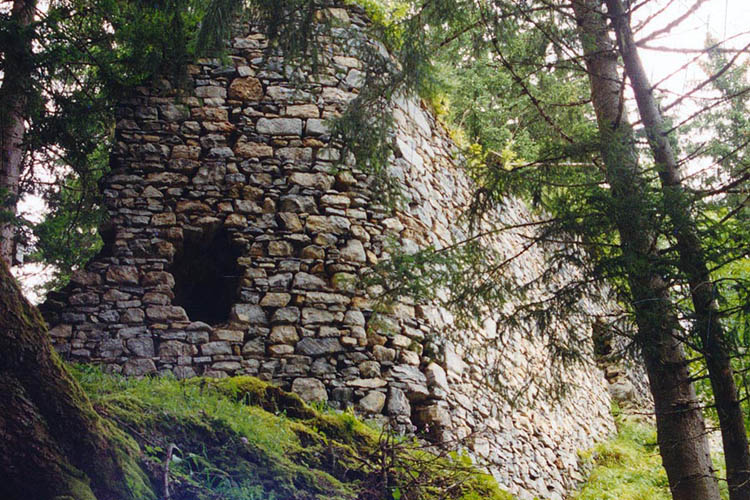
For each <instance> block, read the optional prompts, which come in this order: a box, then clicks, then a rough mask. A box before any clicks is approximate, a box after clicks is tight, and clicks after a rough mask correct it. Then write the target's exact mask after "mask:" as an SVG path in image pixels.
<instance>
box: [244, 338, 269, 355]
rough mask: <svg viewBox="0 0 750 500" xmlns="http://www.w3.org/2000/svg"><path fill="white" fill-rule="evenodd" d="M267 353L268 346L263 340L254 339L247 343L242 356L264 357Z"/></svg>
mask: <svg viewBox="0 0 750 500" xmlns="http://www.w3.org/2000/svg"><path fill="white" fill-rule="evenodd" d="M265 353H266V345H265V343H264V342H263V340H262V339H252V340H248V341H247V342H245V345H244V346H242V354H243V355H245V356H248V355H256V356H258V355H259V356H262V355H263V354H265Z"/></svg>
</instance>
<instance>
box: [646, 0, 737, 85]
mask: <svg viewBox="0 0 750 500" xmlns="http://www.w3.org/2000/svg"><path fill="white" fill-rule="evenodd" d="M641 1H643V0H641ZM695 3H696V0H671V3H670V2H669V1H667V0H646V2H645V3H644V6H643V7H642V8H641V9H639V12H638V14H637V15H636V17H635V20H636V22H639V21H640V22H642V21H643V20H644V19H646V18H648V17H649V16H651V15H652V14H654V13H656V12H658V11H659V10H660V9H661V8H662V7H664V6H665V5H668V8H667V9H666V10H665V11H664V12H663V13H661V14H659V15H658V16H656V17H655V18H654V19H653V20H651V21H650V23H649V24H648V25H647V26H646V27H645V28H643V29H642V30H641V32H639V33H638V35H637V36H636V38H641V37H644V36H648V34H649V33H652V32H654V31H656V30H658V29H661V28H662V27H664V26H666V25H667V24H668V23H669V22H671V21H672V20H674V19H677V18H678V17H679V16H680V15H682V14H684V13H685V12H686V11H687V10H688V9H690V8H691V7H692V6H693V5H695ZM748 31H750V0H707V1H704V2H703V3H702V4H701V6H700V7H699V8H698V10H697V11H696V12H694V13H693V14H692V15H691V16H690V17H689V18H687V19H686V20H685V21H684V22H683V23H681V24H680V25H679V26H676V27H675V28H673V29H672V30H671V31H670V32H669V33H666V34H663V35H661V36H659V37H658V38H656V39H654V40H651V41H649V42H648V44H649V45H651V46H658V47H661V46H666V47H671V48H680V49H696V50H700V49H702V48H703V46H704V43H705V41H706V38H707V35H709V34H710V35H711V37H712V38H714V39H718V40H724V39H727V38H729V37H734V36H735V35H738V34H740V33H745V32H748ZM748 43H750V35H749V34H744V35H743V36H738V37H736V38H733V39H732V40H731V41H730V42H728V43H727V45H726V46H727V47H728V48H735V49H739V48H742V47H744V46H745V45H747V44H748ZM640 55H641V59H642V60H643V63H644V65H645V66H646V68H647V71H648V72H649V77H650V78H651V82H652V83H655V82H657V81H660V80H662V79H663V78H666V77H667V76H668V75H671V74H672V73H674V72H676V71H677V73H676V74H675V75H674V76H672V77H671V78H669V80H668V81H666V82H665V83H664V84H663V85H662V88H664V89H666V90H668V91H670V92H674V93H681V92H683V91H686V90H689V89H690V88H692V87H693V86H694V85H695V83H696V82H697V81H699V80H700V79H702V78H704V75H703V73H701V72H700V70H699V69H698V66H697V65H696V64H689V65H688V67H687V68H684V69H681V67H682V66H683V65H684V64H686V63H688V62H689V61H690V60H691V59H693V58H694V57H695V54H681V53H675V52H665V51H659V50H648V49H645V48H641V50H640Z"/></svg>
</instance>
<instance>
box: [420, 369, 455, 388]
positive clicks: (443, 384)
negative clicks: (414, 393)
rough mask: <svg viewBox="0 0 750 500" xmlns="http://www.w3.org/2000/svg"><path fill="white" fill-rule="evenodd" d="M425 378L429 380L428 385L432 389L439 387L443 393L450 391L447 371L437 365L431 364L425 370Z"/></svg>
mask: <svg viewBox="0 0 750 500" xmlns="http://www.w3.org/2000/svg"><path fill="white" fill-rule="evenodd" d="M424 374H425V377H426V378H427V385H428V386H430V387H437V388H438V389H442V390H443V391H446V392H447V391H448V390H449V389H450V388H449V387H448V378H447V377H446V376H445V370H443V367H442V366H440V365H439V364H437V363H434V362H433V363H430V364H429V365H427V368H425V370H424Z"/></svg>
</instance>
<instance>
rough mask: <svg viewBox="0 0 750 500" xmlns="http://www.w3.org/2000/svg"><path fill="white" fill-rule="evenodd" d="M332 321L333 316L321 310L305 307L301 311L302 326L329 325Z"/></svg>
mask: <svg viewBox="0 0 750 500" xmlns="http://www.w3.org/2000/svg"><path fill="white" fill-rule="evenodd" d="M332 321H333V314H331V313H330V312H328V311H323V310H321V309H315V308H312V307H305V308H304V309H302V324H303V325H311V324H316V323H330V322H332Z"/></svg>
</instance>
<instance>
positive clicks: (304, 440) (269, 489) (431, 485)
mask: <svg viewBox="0 0 750 500" xmlns="http://www.w3.org/2000/svg"><path fill="white" fill-rule="evenodd" d="M76 374H77V377H78V379H79V381H80V383H81V385H83V386H84V387H85V389H86V390H87V392H88V393H89V395H90V397H91V399H92V400H93V401H94V404H95V406H96V408H97V409H98V410H99V411H100V413H101V414H102V415H104V416H107V417H109V418H110V419H111V420H112V421H113V422H115V423H116V424H118V426H119V427H120V428H121V429H123V430H124V431H125V432H126V433H128V434H129V435H130V436H131V437H132V439H133V440H134V441H135V442H137V444H138V445H139V447H140V450H141V453H142V458H141V465H142V468H143V470H146V471H147V472H148V475H149V477H150V480H151V487H152V488H153V489H155V490H156V491H160V490H161V487H162V486H163V485H161V481H162V479H161V477H162V476H161V475H162V471H163V465H164V462H165V460H166V453H167V452H166V450H167V449H168V448H169V445H170V443H173V444H175V445H177V447H178V448H179V450H178V451H176V452H175V454H174V457H175V458H176V460H175V461H173V462H172V463H170V477H171V479H170V487H171V489H172V492H173V493H172V497H173V498H174V499H175V500H180V499H188V498H189V499H191V500H193V499H197V500H201V499H206V500H208V499H212V498H216V495H217V494H220V495H223V497H222V498H228V499H235V498H236V499H240V498H242V499H254V498H263V499H282V498H283V499H301V500H307V499H310V500H312V499H327V500H346V499H355V498H358V499H373V500H374V499H375V498H378V499H380V498H390V497H391V496H393V495H394V494H395V495H396V496H398V494H397V493H396V492H397V491H400V490H399V488H403V491H404V492H407V491H408V492H409V495H408V498H420V499H424V500H427V499H433V498H435V499H437V498H452V499H467V500H472V499H479V498H482V499H491V500H492V499H494V500H506V499H508V498H512V497H510V496H507V495H506V494H504V493H503V492H501V491H500V490H499V489H498V488H497V484H496V483H495V482H494V480H493V479H492V478H491V476H488V475H486V474H482V473H480V472H478V471H477V470H476V469H475V468H474V467H473V466H472V465H471V463H470V461H469V460H468V458H466V457H463V456H458V455H455V454H454V455H452V456H443V457H438V456H435V455H433V454H431V453H429V452H427V451H425V450H424V449H422V448H421V447H420V446H419V445H417V444H416V442H414V441H409V440H405V439H402V440H398V439H394V438H392V437H389V438H388V439H384V436H385V434H384V433H383V431H379V430H377V429H375V428H373V427H370V426H368V425H366V424H364V423H363V422H361V421H360V420H358V419H357V418H355V416H354V415H352V414H351V413H348V412H343V413H334V412H328V411H325V410H322V409H316V408H313V407H310V406H308V405H306V404H305V403H304V402H302V400H301V399H299V397H298V396H296V395H294V394H290V393H287V392H284V391H282V390H280V389H279V388H277V387H275V386H273V385H271V384H268V383H266V382H263V381H261V380H259V379H256V378H253V377H244V376H243V377H232V378H226V379H218V380H215V379H192V380H187V381H177V380H174V379H170V378H154V379H141V380H135V379H124V378H121V377H116V376H109V375H104V374H102V373H100V372H98V371H97V370H96V369H93V368H91V367H79V368H77V369H76ZM131 443H132V441H126V444H128V445H130V444H131ZM388 444H390V445H393V446H392V447H389V446H386V445H388ZM383 463H387V464H388V468H387V475H388V476H389V483H388V484H383V482H382V479H383V477H384V476H383V469H382V464H383ZM412 463H413V464H421V465H420V466H419V467H420V469H419V471H418V472H419V477H418V480H417V481H415V477H416V476H415V475H414V474H416V473H415V472H414V471H413V470H409V467H408V464H412ZM134 476H135V477H137V474H134ZM417 483H419V487H418V488H415V486H414V484H417ZM456 485H457V486H456ZM414 492H418V494H417V495H415V494H414ZM405 497H406V496H405Z"/></svg>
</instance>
